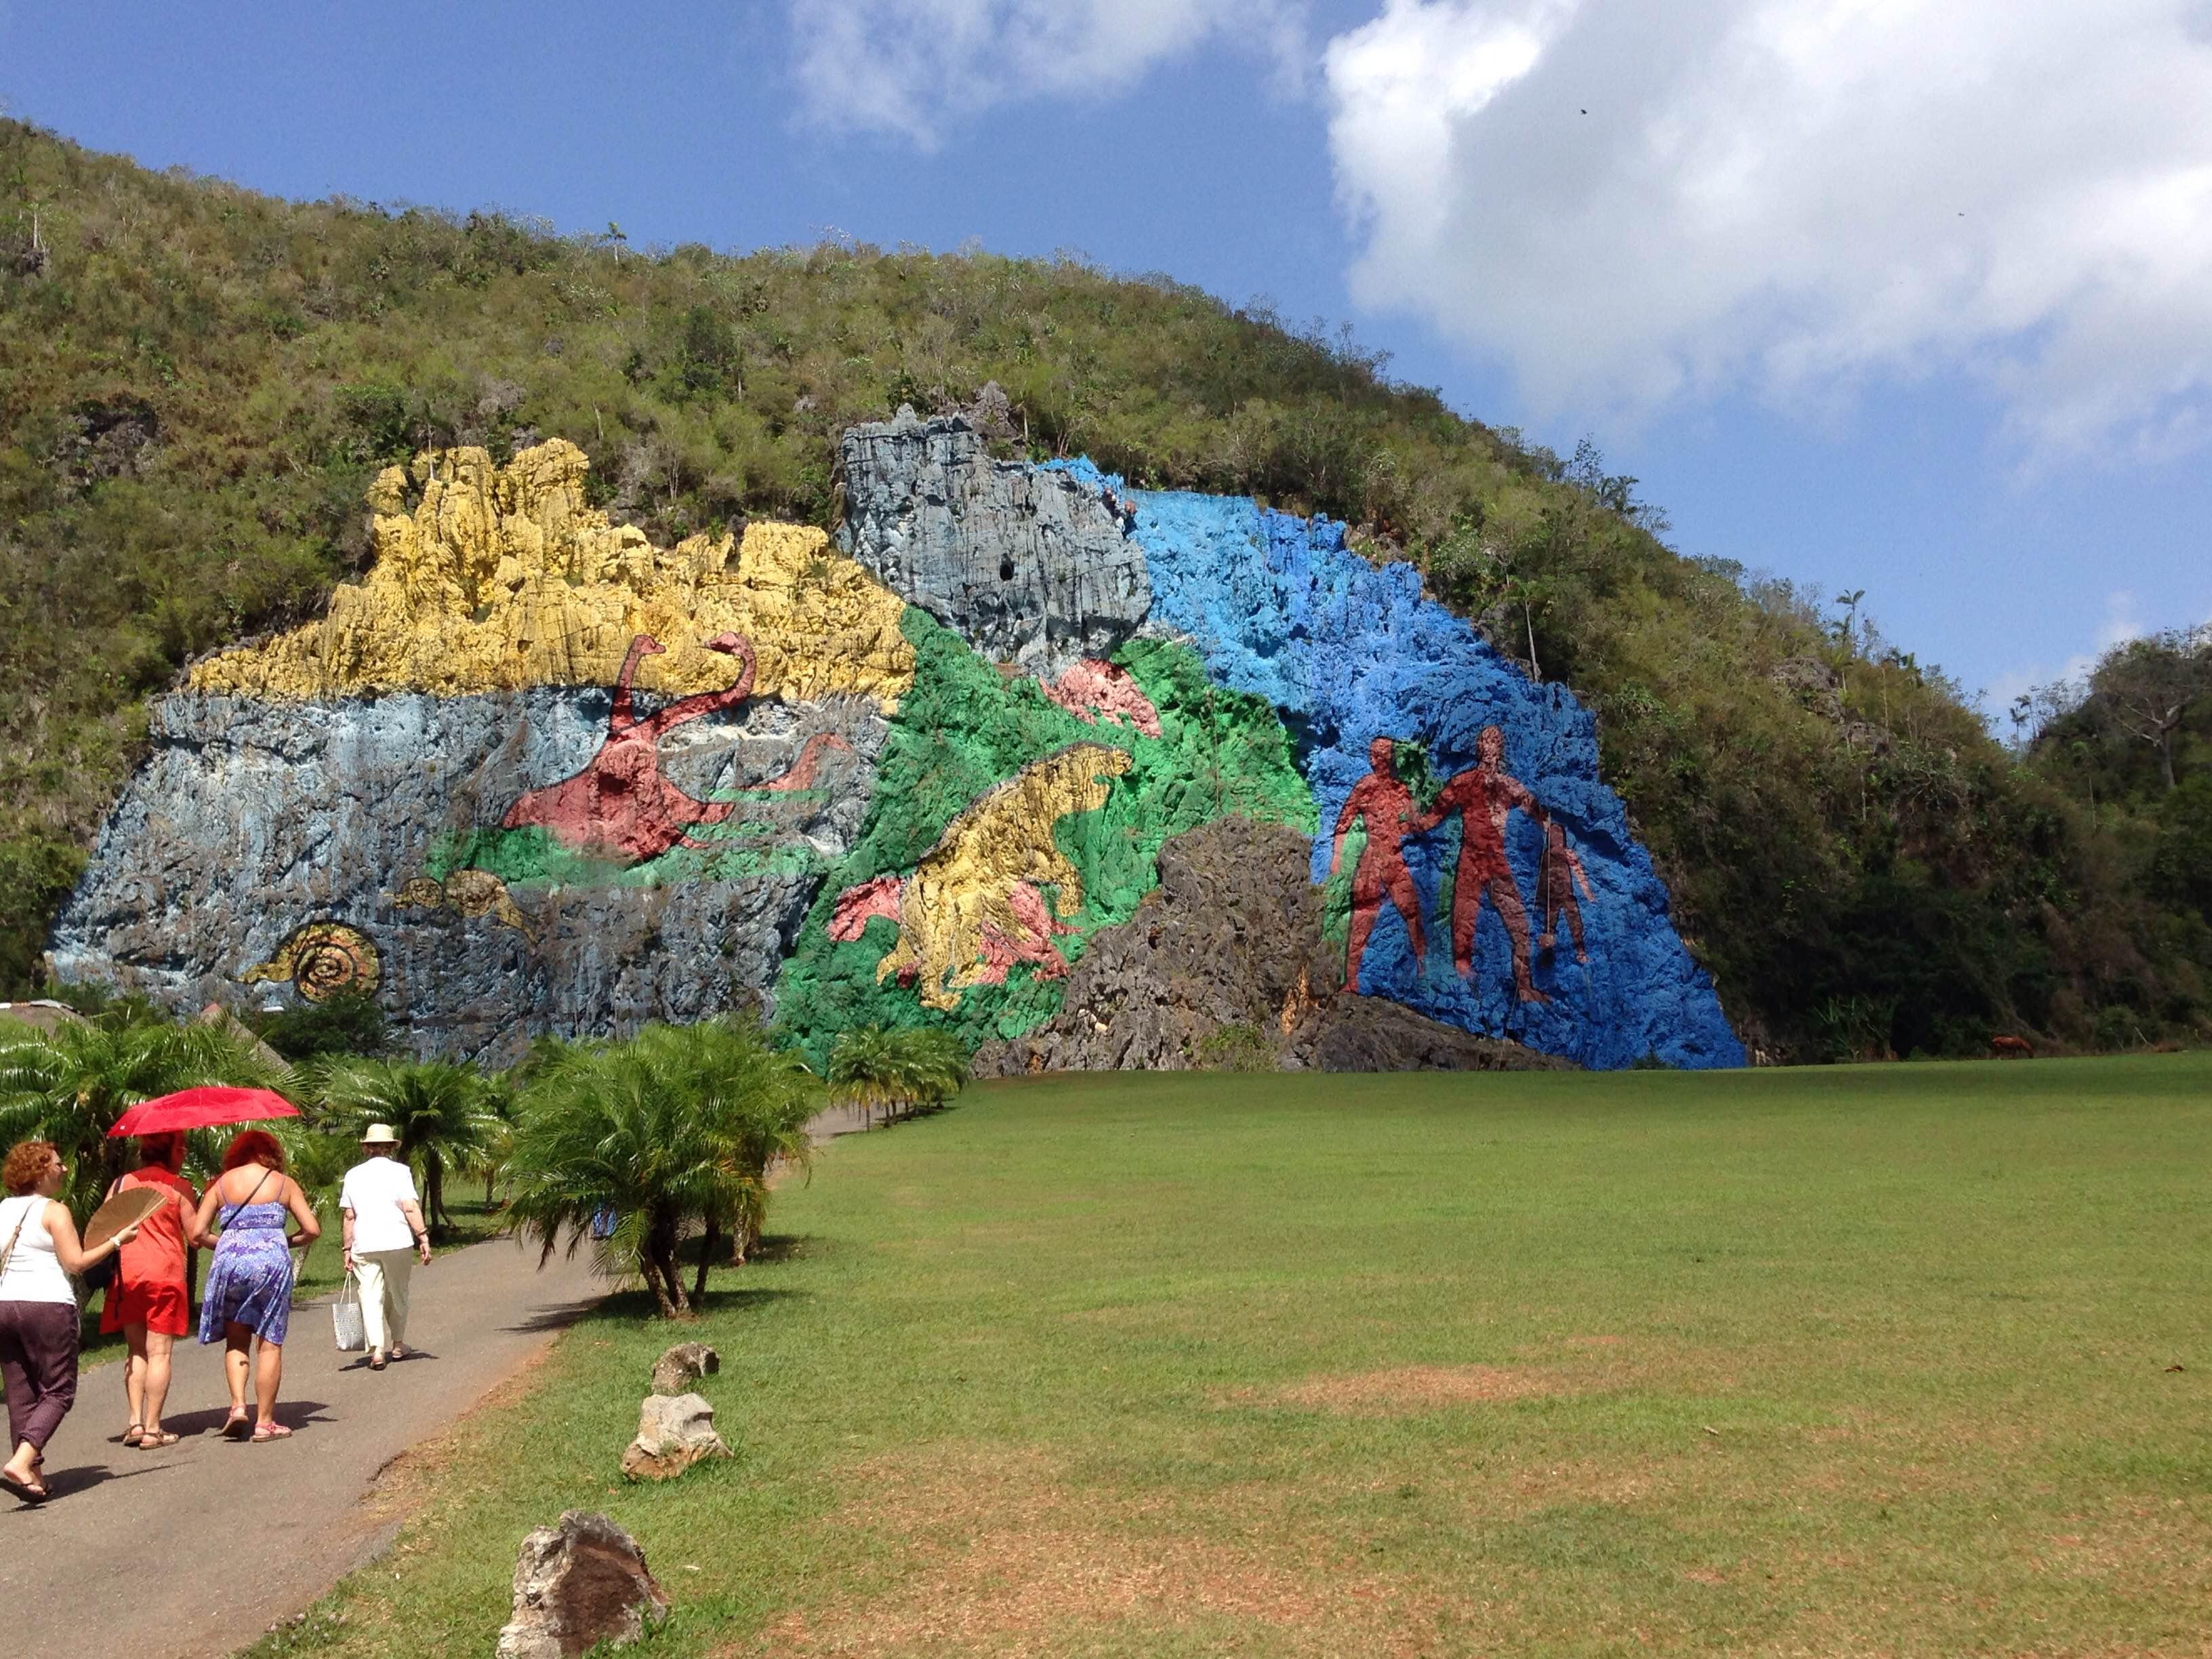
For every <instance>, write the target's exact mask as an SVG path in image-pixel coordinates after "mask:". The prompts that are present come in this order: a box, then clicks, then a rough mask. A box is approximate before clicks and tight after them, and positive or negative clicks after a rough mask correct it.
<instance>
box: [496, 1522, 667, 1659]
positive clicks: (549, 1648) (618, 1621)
mask: <svg viewBox="0 0 2212 1659" xmlns="http://www.w3.org/2000/svg"><path fill="white" fill-rule="evenodd" d="M668 1605H669V1604H668V1597H667V1595H665V1594H664V1593H663V1592H662V1590H661V1588H660V1586H659V1583H656V1582H655V1581H654V1578H653V1574H652V1572H651V1571H650V1570H648V1569H647V1566H646V1565H645V1552H644V1551H643V1550H641V1549H640V1548H639V1547H637V1541H636V1540H635V1538H632V1537H631V1536H630V1535H629V1534H628V1533H626V1532H624V1531H623V1529H622V1528H620V1527H618V1526H617V1525H616V1524H615V1523H614V1522H611V1521H610V1520H609V1519H607V1517H606V1516H604V1515H600V1514H598V1513H596V1512H594V1511H591V1510H568V1512H567V1513H565V1514H564V1515H562V1517H561V1522H560V1524H559V1525H558V1526H554V1527H540V1528H538V1529H537V1530H536V1531H535V1532H533V1533H532V1534H530V1535H529V1536H528V1537H527V1538H526V1539H524V1540H523V1541H522V1553H521V1556H520V1559H518V1560H517V1561H516V1562H515V1565H514V1612H513V1618H511V1619H510V1620H508V1621H507V1625H506V1626H505V1628H503V1629H502V1630H501V1632H500V1633H499V1647H498V1650H497V1652H498V1656H499V1659H575V1656H576V1655H578V1654H581V1653H588V1652H589V1651H591V1650H592V1649H593V1648H595V1647H597V1646H599V1644H601V1643H603V1642H605V1643H610V1644H612V1645H614V1646H616V1647H624V1646H627V1645H629V1644H630V1643H632V1642H635V1641H636V1640H638V1639H639V1638H641V1637H642V1636H643V1635H644V1634H645V1632H647V1629H648V1628H650V1627H652V1626H656V1625H659V1623H661V1622H662V1621H663V1620H665V1619H666V1618H667V1617H668Z"/></svg>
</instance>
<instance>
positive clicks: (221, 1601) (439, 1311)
mask: <svg viewBox="0 0 2212 1659" xmlns="http://www.w3.org/2000/svg"><path fill="white" fill-rule="evenodd" d="M598 1297H599V1285H597V1284H596V1282H595V1281H594V1280H593V1279H592V1277H591V1271H590V1267H589V1263H588V1261H587V1260H585V1259H582V1258H580V1259H579V1260H578V1261H574V1262H568V1261H562V1260H561V1259H560V1258H559V1257H557V1256H556V1258H555V1259H554V1261H552V1262H550V1264H548V1266H547V1267H546V1268H545V1270H544V1272H543V1273H540V1272H539V1271H538V1252H537V1251H536V1250H534V1249H533V1250H527V1251H526V1250H524V1249H519V1248H518V1247H516V1246H515V1245H514V1244H513V1243H507V1242H506V1241H503V1240H502V1241H495V1242H494V1243H488V1244H477V1245H474V1246H471V1248H469V1249H465V1250H457V1251H454V1252H453V1253H451V1254H450V1255H441V1256H440V1257H439V1258H438V1259H437V1261H435V1262H433V1263H432V1264H431V1265H430V1266H429V1267H417V1268H416V1270H415V1281H414V1295H413V1304H414V1305H413V1309H412V1310H411V1312H410V1315H409V1319H408V1324H409V1329H408V1340H409V1343H410V1347H413V1348H415V1349H416V1352H415V1353H414V1354H412V1355H410V1358H407V1359H405V1360H404V1361H401V1362H398V1363H397V1364H393V1365H392V1366H391V1367H389V1368H388V1369H387V1370H384V1371H383V1372H381V1373H378V1372H374V1371H371V1370H368V1367H367V1365H366V1364H363V1363H362V1356H360V1355H358V1354H341V1353H339V1352H337V1350H336V1348H335V1347H334V1346H332V1345H331V1320H330V1314H329V1313H328V1311H327V1310H325V1308H324V1307H323V1306H322V1305H321V1304H316V1305H315V1306H313V1307H305V1308H298V1309H295V1310H293V1315H292V1329H291V1334H290V1340H289V1341H288V1342H287V1343H286V1344H285V1352H284V1360H285V1364H284V1383H283V1390H282V1392H281V1393H280V1395H279V1396H278V1399H277V1405H276V1419H277V1421H278V1422H280V1423H283V1424H284V1425H286V1426H288V1427H289V1428H291V1429H292V1430H293V1431H295V1432H294V1434H293V1437H292V1438H291V1439H289V1440H282V1441H277V1442H275V1443H271V1444H267V1445H259V1446H252V1445H239V1444H234V1443H232V1442H229V1441H226V1440H223V1439H221V1438H220V1437H218V1436H217V1435H216V1429H217V1428H219V1427H220V1426H221V1425H222V1420H223V1418H224V1416H225V1414H226V1411H227V1407H228V1395H227V1394H226V1393H225V1392H224V1389H223V1383H222V1364H221V1356H222V1346H221V1345H219V1344H218V1345H216V1346H210V1347H208V1348H202V1347H200V1346H198V1344H197V1343H194V1342H189V1341H187V1342H183V1343H179V1345H178V1348H177V1375H176V1380H175V1382H174V1383H173V1385H172V1386H171V1388H170V1390H169V1405H168V1408H167V1413H166V1416H167V1426H168V1427H169V1428H170V1429H172V1430H173V1431H176V1432H177V1433H179V1434H181V1435H182V1436H184V1438H183V1439H182V1440H180V1441H179V1443H177V1444H176V1445H174V1446H172V1447H170V1448H169V1449H167V1450H165V1451H156V1452H141V1451H134V1450H132V1449H130V1448H128V1447H126V1446H125V1445H123V1444H122V1443H121V1439H120V1437H121V1434H122V1431H123V1425H124V1424H125V1421H126V1420H127V1415H126V1412H125V1407H124V1403H123V1374H122V1371H121V1370H120V1368H119V1367H118V1366H117V1365H114V1364H101V1365H100V1366H98V1367H97V1368H95V1369H94V1370H88V1371H87V1372H86V1373H85V1374H84V1376H83V1377H82V1380H81V1381H80V1383H79V1384H78V1388H77V1400H76V1410H75V1411H73V1412H71V1413H70V1416H69V1418H68V1419H67V1420H66V1421H65V1422H64V1424H63V1425H62V1427H61V1431H60V1432H59V1433H58V1434H57V1435H56V1436H55V1437H54V1440H53V1443H52V1445H50V1446H48V1447H47V1448H46V1484H47V1485H48V1486H50V1487H52V1490H53V1492H54V1497H53V1498H52V1501H51V1502H49V1503H47V1504H45V1505H43V1506H41V1507H38V1508H30V1507H15V1506H14V1504H13V1500H12V1499H11V1498H8V1497H7V1496H6V1495H5V1494H0V1609H4V1613H0V1622H3V1623H4V1631H5V1635H6V1638H7V1642H8V1645H9V1648H10V1649H11V1650H14V1651H16V1652H24V1653H40V1654H68V1653H104V1654H106V1653H112V1654H141V1653H143V1654H159V1655H162V1656H175V1659H220V1656H222V1655H225V1654H228V1653H231V1652H233V1651H234V1650H237V1649H239V1648H240V1647H243V1646H245V1645H246V1644H248V1643H250V1642H252V1641H253V1640H255V1639H256V1638H258V1637H259V1636H260V1635H261V1634H262V1633H263V1632H264V1631H265V1630H266V1629H267V1628H268V1626H270V1624H271V1623H273V1622H275V1621H276V1620H279V1619H283V1618H287V1617H289V1615H291V1614H292V1613H296V1612H298V1611H300V1610H301V1608H302V1607H306V1606H307V1604H308V1603H309V1602H311V1601H313V1600H314V1599H315V1598H316V1597H317V1596H319V1595H321V1594H322V1593H323V1592H324V1591H325V1590H326V1589H329V1588H330V1587H331V1585H332V1584H333V1583H336V1582H337V1580H338V1579H339V1578H340V1577H343V1576H344V1575H345V1574H346V1573H347V1572H349V1571H352V1570H353V1569H354V1568H355V1567H356V1566H358V1565H361V1563H362V1562H363V1561H365V1560H367V1559H368V1558H369V1557H371V1556H373V1555H374V1554H375V1553H378V1552H379V1551H380V1550H381V1549H382V1548H383V1547H385V1545H386V1543H387V1542H388V1541H390V1538H391V1534H392V1531H393V1530H394V1528H395V1526H396V1522H392V1521H389V1520H386V1519H382V1518H380V1517H379V1516H377V1515H375V1514H374V1511H373V1510H371V1509H370V1508H369V1507H368V1505H366V1504H363V1503H362V1498H363V1497H364V1496H365V1495H366V1494H367V1492H368V1489H369V1486H370V1485H371V1483H372V1482H373V1481H374V1480H375V1478H376V1475H377V1473H378V1471H379V1470H380V1469H382V1468H384V1466H385V1465H386V1463H388V1462H391V1461H392V1459H393V1458H394V1457H397V1456H398V1455H399V1454H400V1453H402V1452H404V1451H405V1450H407V1449H409V1448H410V1447H411V1446H414V1445H416V1444H417V1443H420V1442H422V1440H424V1439H427V1438H428V1437H430V1436H432V1435H434V1434H435V1433H437V1432H438V1431H440V1430H441V1429H443V1428H445V1427H446V1426H447V1425H449V1424H450V1423H452V1422H453V1419H456V1418H457V1417H459V1416H460V1415H461V1414H462V1413H464V1412H465V1411H467V1410H468V1409H469V1407H471V1406H473V1405H475V1404H476V1402H477V1401H479V1400H481V1399H482V1398H483V1396H484V1395H485V1393H486V1392H487V1391H489V1389H492V1388H493V1387H495V1385H497V1384H498V1383H501V1382H503V1381H505V1380H506V1379H507V1377H509V1376H513V1375H514V1374H515V1373H516V1372H518V1371H520V1370H522V1369H523V1367H525V1366H526V1365H527V1364H529V1363H530V1362H531V1361H532V1359H533V1358H536V1357H537V1356H538V1353H539V1352H541V1351H542V1350H543V1349H544V1347H545V1346H546V1345H547V1344H549V1343H550V1341H551V1340H553V1337H554V1336H555V1335H556V1334H557V1333H558V1332H559V1331H560V1330H561V1328H562V1327H563V1326H565V1325H566V1324H568V1322H570V1321H571V1320H573V1319H574V1318H575V1317H576V1316H578V1315H579V1314H580V1313H581V1312H583V1311H584V1310H586V1309H587V1308H589V1307H590V1306H591V1304H592V1303H593V1302H594V1301H595V1300H597V1299H598ZM517 1542H518V1543H520V1540H518V1541H517Z"/></svg>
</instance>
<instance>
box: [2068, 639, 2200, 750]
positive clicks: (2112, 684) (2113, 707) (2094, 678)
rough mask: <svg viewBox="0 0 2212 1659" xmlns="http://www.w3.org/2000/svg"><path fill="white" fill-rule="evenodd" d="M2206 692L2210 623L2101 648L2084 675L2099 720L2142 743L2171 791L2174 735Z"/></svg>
mask: <svg viewBox="0 0 2212 1659" xmlns="http://www.w3.org/2000/svg"><path fill="white" fill-rule="evenodd" d="M2208 696H2212V623H2206V624H2204V625H2203V626H2202V627H2198V628H2173V629H2167V630H2166V632H2164V633H2162V634H2153V635H2149V636H2148V637H2147V638H2144V639H2140V640H2130V641H2128V642H2127V643H2126V644H2124V645H2120V646H2115V647H2113V648H2112V650H2110V651H2108V652H2106V653H2105V655H2104V657H2103V659H2101V660H2100V661H2099V663H2098V664H2097V665H2096V667H2095V668H2094V669H2093V670H2092V671H2091V672H2090V675H2089V697H2090V702H2092V704H2093V705H2094V707H2095V708H2097V709H2098V710H2099V711H2100V714H2102V715H2103V717H2104V719H2105V720H2106V721H2108V722H2109V723H2110V724H2112V726H2117V727H2118V729H2119V730H2120V731H2122V732H2125V733H2127V735H2128V736H2130V737H2131V738H2136V739H2137V740H2138V741H2140V742H2142V743H2146V744H2149V745H2150V746H2151V748H2152V749H2153V750H2154V751H2155V752H2156V753H2157V756H2158V770H2159V777H2160V781H2162V782H2163V783H2164V784H2165V786H2166V788H2167V789H2168V790H2169V791H2171V790H2172V789H2173V788H2174V787H2176V785H2177V783H2178V782H2179V779H2178V777H2177V775H2176V774H2175V771H2174V764H2173V751H2174V738H2175V736H2176V734H2178V733H2179V732H2180V731H2181V729H2182V726H2183V723H2184V722H2185V720H2187V719H2188V718H2189V713H2190V710H2191V709H2192V708H2195V707H2196V706H2197V703H2198V702H2201V701H2203V700H2204V699H2205V698H2207V697H2208Z"/></svg>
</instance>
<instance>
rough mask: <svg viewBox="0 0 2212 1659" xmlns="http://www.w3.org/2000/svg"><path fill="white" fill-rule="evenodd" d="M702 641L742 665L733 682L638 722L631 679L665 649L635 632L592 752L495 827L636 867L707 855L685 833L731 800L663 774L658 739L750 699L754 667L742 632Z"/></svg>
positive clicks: (721, 814)
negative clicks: (531, 833)
mask: <svg viewBox="0 0 2212 1659" xmlns="http://www.w3.org/2000/svg"><path fill="white" fill-rule="evenodd" d="M703 643H704V645H705V647H706V648H707V649H708V650H709V651H720V652H723V653H727V654H728V655H730V656H733V657H736V658H738V659H740V660H741V661H742V662H743V663H744V668H743V669H742V670H741V671H739V673H738V678H737V683H736V684H733V685H731V686H729V687H727V688H726V689H725V690H720V691H706V692H702V693H700V694H699V695H698V696H691V697H683V698H679V699H678V701H676V702H671V703H670V704H669V705H668V706H667V707H666V708H663V709H662V710H660V712H659V713H658V714H649V715H647V716H645V717H644V718H642V719H641V718H639V716H638V714H636V712H635V705H634V704H633V702H632V701H631V697H630V681H631V679H632V678H634V677H635V675H636V673H637V665H638V664H639V663H640V662H641V661H642V660H643V659H645V658H647V657H649V656H658V655H659V654H660V653H662V652H663V651H665V649H666V648H667V647H665V646H663V645H662V644H661V643H660V641H658V640H656V639H654V638H653V635H650V634H640V635H638V636H637V637H636V638H635V639H634V640H632V641H630V645H629V655H628V656H627V657H626V658H624V659H623V666H622V676H621V678H619V679H618V680H617V682H616V684H615V702H614V709H613V711H612V713H611V714H610V715H609V716H608V719H607V736H606V741H605V743H603V744H600V745H599V753H598V754H596V755H594V756H592V759H591V763H590V764H589V765H587V766H586V767H585V768H584V769H582V770H581V771H580V772H577V773H576V774H575V775H573V776H571V777H567V778H563V779H562V781H560V782H558V783H555V784H549V785H547V786H546V787H544V788H543V789H532V791H530V792H529V793H527V794H526V795H524V796H523V797H522V798H521V799H520V800H518V801H516V802H515V803H514V805H512V806H510V807H509V808H507V817H505V818H503V819H501V828H502V829H525V828H528V827H531V826H533V825H534V826H536V827H538V828H541V829H544V830H546V831H547V832H548V833H549V834H550V835H551V836H552V837H553V839H554V840H556V841H557V842H560V843H561V844H562V846H563V847H566V848H570V849H571V850H573V851H574V852H578V853H582V854H586V855H587V856H590V857H592V858H601V859H607V860H612V861H614V862H617V863H622V864H642V863H644V862H645V861H646V860H648V859H656V858H659V856H660V855H661V854H663V853H665V852H666V851H668V849H669V848H671V847H693V848H700V849H702V850H709V848H710V844H709V843H708V842H699V841H694V840H693V839H691V837H690V834H689V833H688V832H689V831H690V829H693V828H694V827H696V826H697V825H699V824H702V823H720V822H721V821H722V820H723V819H725V818H726V817H729V816H730V814H731V813H732V811H735V810H736V807H737V803H736V802H734V801H704V800H700V799H696V797H694V796H691V795H688V794H686V793H684V791H683V790H681V789H679V788H678V787H676V786H675V785H674V784H672V783H671V782H670V781H668V780H667V779H666V778H665V777H664V776H662V775H661V771H660V749H659V743H660V739H661V738H663V737H664V736H665V735H666V734H667V733H668V732H671V731H672V730H674V729H675V728H676V727H677V726H682V725H683V724H684V723H685V722H686V721H688V720H699V719H701V718H702V717H703V716H705V715H708V714H715V713H718V712H719V711H720V710H722V709H725V708H733V707H735V706H736V705H737V704H738V703H741V702H744V700H745V699H746V698H747V697H748V696H750V695H751V694H752V689H753V678H754V675H755V673H756V671H757V664H756V662H755V659H754V656H753V647H752V644H751V641H749V640H747V639H746V638H745V637H744V635H742V634H718V635H715V636H714V638H713V639H711V640H708V641H703ZM810 761H811V757H806V759H803V760H802V764H808V763H809V762H810ZM793 771H794V773H795V772H796V771H797V769H796V768H794V769H793ZM771 787H775V786H771Z"/></svg>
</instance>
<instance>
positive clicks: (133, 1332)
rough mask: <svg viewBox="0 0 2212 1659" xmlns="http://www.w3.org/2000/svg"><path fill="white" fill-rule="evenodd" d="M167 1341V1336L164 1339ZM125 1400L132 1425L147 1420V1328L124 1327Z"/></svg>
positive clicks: (135, 1426) (134, 1426)
mask: <svg viewBox="0 0 2212 1659" xmlns="http://www.w3.org/2000/svg"><path fill="white" fill-rule="evenodd" d="M162 1340H164V1341H167V1338H166V1337H165V1338H163V1339H162ZM123 1346H124V1348H125V1350H126V1352H125V1354H124V1356H123V1402H124V1404H125V1405H126V1406H128V1407H130V1408H131V1427H132V1428H134V1429H135V1428H137V1427H138V1426H139V1425H141V1424H143V1423H144V1422H145V1420H146V1328H145V1327H144V1326H143V1325H125V1327H124V1328H123Z"/></svg>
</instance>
